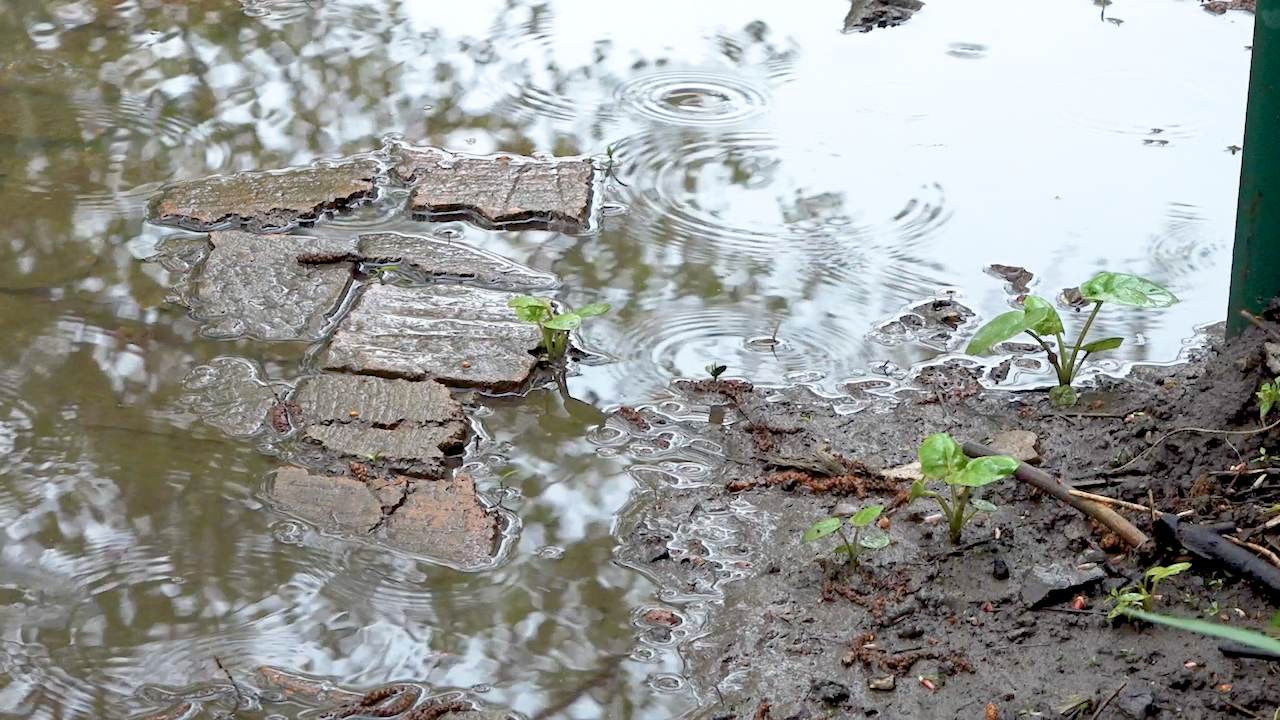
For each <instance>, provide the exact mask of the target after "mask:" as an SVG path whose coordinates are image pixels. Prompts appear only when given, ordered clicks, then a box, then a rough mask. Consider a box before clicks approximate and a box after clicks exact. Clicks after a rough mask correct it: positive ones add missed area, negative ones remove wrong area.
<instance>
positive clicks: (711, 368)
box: [707, 363, 729, 380]
mask: <svg viewBox="0 0 1280 720" xmlns="http://www.w3.org/2000/svg"><path fill="white" fill-rule="evenodd" d="M728 369H729V366H728V365H718V364H716V363H711V364H710V365H708V366H707V373H708V374H709V375H711V379H712V380H719V379H720V376H721V375H723V374H724V371H725V370H728Z"/></svg>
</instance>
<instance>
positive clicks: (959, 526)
mask: <svg viewBox="0 0 1280 720" xmlns="http://www.w3.org/2000/svg"><path fill="white" fill-rule="evenodd" d="M947 487H949V488H951V510H952V513H951V517H949V518H947V519H948V520H950V521H951V544H952V545H959V544H960V531H961V530H963V529H964V506H965V501H966V500H967V498H966V497H965V490H961V491H960V493H959V494H958V495H957V494H956V486H955V485H948V486H947ZM966 490H967V488H966Z"/></svg>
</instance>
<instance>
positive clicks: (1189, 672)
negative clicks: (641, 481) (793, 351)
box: [609, 328, 1280, 720]
mask: <svg viewBox="0 0 1280 720" xmlns="http://www.w3.org/2000/svg"><path fill="white" fill-rule="evenodd" d="M1264 339H1265V336H1264V333H1263V332H1262V331H1261V330H1258V329H1256V328H1251V329H1250V331H1249V332H1248V333H1247V334H1246V335H1245V336H1244V337H1243V338H1241V339H1240V340H1237V341H1234V342H1232V343H1231V344H1230V345H1226V344H1224V342H1223V341H1222V337H1221V334H1220V332H1219V333H1216V334H1215V333H1210V335H1209V341H1208V343H1207V346H1206V347H1204V348H1203V349H1199V350H1194V351H1192V358H1191V360H1190V362H1188V363H1186V364H1181V365H1178V366H1176V367H1172V368H1160V367H1140V368H1139V369H1137V370H1136V371H1135V372H1133V373H1132V375H1131V376H1130V377H1129V378H1127V379H1125V380H1123V381H1115V382H1109V384H1107V385H1106V386H1105V387H1094V388H1092V389H1090V391H1089V392H1086V393H1084V394H1083V398H1082V400H1081V403H1080V404H1079V405H1078V406H1077V407H1075V408H1071V409H1068V410H1065V411H1064V410H1055V409H1053V408H1051V407H1050V404H1049V401H1048V398H1047V395H1046V393H1044V392H1023V393H1007V392H1001V391H998V390H990V389H984V388H983V387H982V385H981V384H980V383H979V382H978V379H979V377H980V374H981V373H982V372H984V371H985V368H982V367H978V366H976V365H973V364H967V363H964V362H961V361H954V360H953V361H951V362H950V363H949V364H946V365H943V366H936V367H933V368H929V369H927V370H925V371H924V372H922V373H921V374H920V376H919V377H918V378H916V383H915V385H916V387H917V389H915V390H911V391H907V392H902V393H898V396H897V400H896V401H895V400H893V399H888V398H884V397H879V396H875V395H872V394H869V393H868V394H865V397H866V399H867V400H869V401H870V406H869V407H867V408H866V409H863V410H861V411H860V412H856V413H853V414H848V415H842V414H838V413H837V412H836V411H835V410H834V409H833V405H832V402H831V401H829V400H827V399H824V398H821V397H818V396H816V395H814V394H813V393H811V392H810V391H808V390H805V389H804V388H793V389H789V390H776V389H769V390H766V389H757V388H752V387H751V386H750V385H749V384H747V383H746V382H743V381H736V380H735V381H711V380H706V381H698V382H692V383H685V384H683V385H682V388H681V389H682V391H683V392H685V393H686V395H687V398H688V401H689V402H690V403H691V404H692V405H693V406H694V407H695V408H697V407H703V408H706V407H709V406H711V405H725V406H727V412H726V421H725V423H724V424H722V425H712V424H708V423H705V422H685V421H673V420H672V419H670V418H668V417H664V416H662V415H660V414H658V413H656V412H652V411H649V410H645V409H641V410H634V409H631V408H624V409H623V410H621V411H619V412H618V413H616V414H615V415H614V416H613V417H612V418H611V419H610V421H609V423H610V424H611V425H614V426H616V427H617V428H619V429H622V430H625V431H626V432H628V433H630V434H631V435H632V436H633V437H634V438H635V439H636V441H643V442H646V443H648V444H649V445H651V446H653V447H657V448H671V449H673V451H675V452H676V454H677V455H678V451H679V450H680V448H682V447H686V448H687V447H703V448H707V447H712V448H714V447H718V448H721V449H723V452H724V453H725V454H726V455H727V457H728V461H727V462H726V463H725V469H724V470H723V475H722V476H721V477H719V478H717V479H716V481H715V482H712V483H702V484H700V485H699V484H698V483H689V482H683V481H680V480H679V479H678V478H677V477H676V476H675V475H672V474H671V473H662V472H655V473H653V474H651V475H649V476H645V477H646V478H647V479H646V481H645V485H646V488H645V490H644V491H643V492H644V494H645V495H646V497H645V498H644V499H643V500H642V503H643V505H644V506H645V507H646V508H647V509H646V510H644V511H643V512H642V513H640V514H639V515H638V516H636V517H634V518H632V519H631V520H629V521H627V522H626V523H624V525H623V527H622V528H620V532H621V533H622V535H621V537H622V547H621V548H620V550H619V554H620V559H621V560H622V561H623V562H625V563H627V564H628V565H631V566H634V567H636V568H638V569H641V570H642V571H643V572H645V573H647V574H649V575H650V576H652V577H654V578H655V579H656V580H657V581H659V582H660V583H661V584H662V585H663V586H664V587H666V588H674V589H677V592H676V593H675V595H673V596H672V597H673V598H679V599H676V600H672V601H671V603H670V607H669V610H670V611H671V612H670V613H667V612H665V611H664V612H659V613H655V614H654V617H655V618H656V619H657V620H661V622H655V623H650V624H651V625H652V627H651V628H650V629H649V630H648V631H647V632H649V633H650V634H651V635H653V636H654V637H652V638H649V639H650V641H653V642H663V641H671V638H672V634H673V631H672V630H671V629H670V628H672V627H678V626H679V625H680V624H681V623H689V624H690V628H687V629H686V634H687V636H686V637H684V638H683V640H681V641H680V642H681V643H682V651H683V653H684V655H685V657H686V659H687V661H688V665H689V673H690V676H691V679H692V680H693V681H694V682H695V684H696V685H697V686H699V687H701V688H704V689H706V691H707V693H708V695H707V696H706V697H704V702H705V708H706V709H705V711H704V712H703V713H702V715H701V717H704V718H708V719H710V718H716V719H723V720H729V719H730V718H744V719H745V718H752V719H756V720H760V719H763V718H772V719H774V720H780V719H782V718H795V719H802V718H829V717H850V718H859V717H874V718H904V719H905V718H991V717H998V718H1022V717H1030V718H1059V717H1075V718H1095V719H1100V718H1144V717H1163V718H1174V717H1177V718H1227V717H1245V718H1247V717H1264V718H1267V719H1268V720H1270V719H1271V718H1272V717H1273V713H1275V712H1277V708H1280V675H1278V673H1277V671H1278V670H1280V663H1276V662H1267V661H1264V660H1257V659H1228V658H1227V657H1224V655H1223V654H1222V653H1221V652H1220V651H1219V650H1218V647H1217V646H1218V641H1216V640H1214V639H1212V638H1208V637H1203V636H1200V635H1197V634H1193V633H1189V632H1183V631H1179V630H1174V629H1171V628H1166V627H1159V626H1138V625H1135V624H1134V623H1131V622H1125V621H1119V620H1117V621H1109V620H1108V619H1107V618H1106V609H1107V604H1106V603H1105V599H1106V597H1107V593H1108V591H1109V590H1110V589H1114V588H1118V587H1121V586H1123V585H1127V584H1130V583H1132V582H1134V581H1136V580H1137V579H1139V578H1140V577H1141V575H1142V572H1143V571H1144V570H1145V569H1146V568H1148V567H1151V566H1153V565H1157V564H1166V565H1167V564H1169V563H1171V562H1174V561H1175V560H1178V559H1180V558H1181V559H1186V552H1185V551H1184V550H1182V549H1181V548H1171V547H1161V548H1159V549H1157V550H1155V551H1153V552H1149V553H1145V554H1139V553H1136V552H1134V551H1132V550H1130V549H1129V548H1127V547H1125V546H1124V544H1123V543H1121V542H1118V540H1117V538H1116V537H1115V536H1114V535H1111V534H1109V533H1108V532H1107V531H1106V529H1105V528H1102V527H1101V526H1099V525H1098V524H1096V523H1095V522H1093V521H1091V520H1089V519H1087V518H1086V517H1084V516H1083V515H1081V514H1080V513H1079V512H1077V511H1076V510H1075V509H1073V508H1071V507H1068V506H1066V505H1064V504H1062V503H1060V502H1058V501H1056V500H1054V499H1052V498H1048V497H1045V496H1043V495H1042V494H1041V493H1040V492H1039V491H1037V490H1035V489H1034V488H1032V487H1031V486H1029V485H1027V484H1025V483H1023V482H1021V481H1018V480H1016V479H1008V480H1005V481H1001V482H999V483H997V484H995V485H992V486H989V487H988V488H986V494H985V497H986V498H988V499H989V500H990V501H992V502H993V503H995V504H996V505H997V506H998V510H996V511H995V512H994V513H991V515H990V516H989V517H987V518H986V519H985V520H982V519H979V520H976V521H975V522H974V523H971V524H970V525H969V526H967V527H966V529H965V532H964V536H963V538H962V542H961V545H960V546H959V547H956V546H953V545H952V544H951V542H950V540H949V538H948V537H947V532H946V529H945V527H944V526H941V525H931V524H929V521H928V520H927V518H928V517H929V516H930V515H932V514H934V513H936V512H937V505H936V503H935V501H933V500H930V499H927V498H921V499H918V500H916V501H915V502H913V503H910V504H904V501H905V500H906V499H907V492H906V491H907V488H908V486H909V484H910V481H907V480H892V479H886V478H884V477H883V476H882V475H880V473H879V472H878V471H879V470H881V469H884V468H894V467H897V466H901V465H903V464H905V463H908V462H911V461H913V460H915V452H916V448H917V447H918V446H919V443H920V441H921V440H922V439H923V438H924V437H925V436H926V435H928V434H930V433H934V432H948V433H951V434H952V435H953V436H954V437H956V438H957V439H958V440H975V441H978V442H984V441H987V440H988V439H989V438H991V437H992V436H994V435H995V434H997V433H999V432H1002V431H1008V430H1027V431H1031V432H1033V433H1035V435H1036V436H1037V437H1038V445H1037V448H1038V451H1039V455H1040V456H1041V459H1040V461H1039V467H1041V468H1042V469H1044V470H1046V471H1047V472H1050V473H1051V474H1053V475H1055V476H1057V477H1060V478H1062V479H1063V480H1064V481H1065V482H1067V483H1069V484H1075V485H1081V486H1086V488H1087V489H1088V490H1089V491H1091V492H1095V493H1099V494H1105V495H1108V496H1110V497H1113V498H1120V499H1123V500H1127V501H1130V502H1133V503H1137V504H1141V505H1144V506H1145V505H1148V504H1149V503H1151V502H1154V505H1155V508H1156V509H1157V510H1159V511H1162V512H1169V513H1179V512H1183V511H1191V514H1190V515H1189V516H1187V517H1184V518H1182V522H1183V523H1188V524H1214V523H1220V522H1225V523H1231V524H1233V525H1234V526H1235V527H1237V528H1240V529H1245V530H1248V529H1252V528H1257V527H1258V526H1260V525H1261V524H1262V523H1263V522H1265V520H1266V517H1264V515H1263V514H1262V510H1263V509H1264V508H1267V507H1269V506H1272V505H1274V504H1276V503H1277V502H1280V481H1277V479H1276V477H1277V475H1276V474H1275V473H1277V472H1280V466H1277V467H1274V468H1273V467H1268V464H1267V463H1266V462H1265V461H1259V460H1256V459H1254V458H1257V457H1258V455H1259V450H1260V448H1263V447H1267V448H1271V449H1274V448H1275V446H1276V442H1275V441H1276V439H1277V432H1276V431H1274V430H1273V431H1271V432H1268V433H1264V434H1253V435H1247V434H1236V435H1223V434H1213V433H1203V432H1183V433H1179V434H1176V435H1173V436H1171V437H1169V438H1167V439H1165V440H1163V441H1162V442H1158V443H1157V441H1160V440H1161V438H1162V437H1163V436H1164V435H1165V434H1166V433H1168V432H1169V431H1172V430H1175V429H1177V428H1182V427H1187V426H1190V427H1200V428H1222V429H1233V430H1241V429H1250V428H1257V427H1258V408H1257V405H1256V401H1255V399H1254V392H1255V391H1256V390H1257V388H1258V385H1259V382H1260V381H1262V380H1264V379H1270V378H1271V377H1272V375H1273V373H1271V372H1269V371H1268V370H1267V368H1266V367H1265V362H1264V360H1263V340H1264ZM852 390H853V391H854V392H855V394H856V392H857V390H858V389H857V388H853V389H852ZM708 443H713V444H714V445H710V444H708ZM1153 447H1154V449H1151V448H1153ZM1147 450H1150V452H1149V453H1147V454H1146V455H1143V456H1141V457H1139V456H1140V455H1141V454H1142V453H1144V451H1147ZM1134 458H1138V460H1137V461H1136V462H1133V463H1130V464H1129V465H1128V466H1127V467H1123V468H1122V469H1121V470H1120V471H1119V472H1117V471H1116V469H1117V468H1118V467H1119V466H1121V465H1123V464H1124V463H1129V461H1130V460H1133V459H1134ZM1251 459H1254V460H1251ZM1242 460H1245V461H1248V462H1247V467H1248V468H1249V469H1251V470H1252V469H1260V470H1262V471H1263V472H1262V473H1252V472H1250V473H1242V472H1233V471H1232V468H1233V467H1235V468H1239V467H1240V466H1239V464H1240V463H1241V461H1242ZM833 463H835V464H834V465H833ZM842 470H843V475H841V474H840V473H841V471H842ZM833 475H834V477H833ZM850 503H851V505H850ZM840 504H843V507H841V508H839V510H838V512H839V513H841V514H843V513H846V512H850V511H851V510H850V509H851V508H856V507H861V506H863V505H867V504H883V505H885V506H886V507H887V508H890V509H889V510H888V511H887V513H886V516H887V518H888V521H887V528H886V530H885V531H886V532H887V533H888V534H889V536H890V538H891V540H892V544H891V545H889V546H888V547H886V548H884V549H883V550H879V551H867V552H865V553H863V555H862V557H861V558H860V565H859V566H858V567H856V568H855V567H850V566H848V565H846V564H845V563H844V562H842V561H839V560H837V559H836V558H835V557H834V556H833V555H832V554H831V550H832V548H833V547H834V546H835V545H836V543H835V542H830V540H833V539H834V536H833V537H832V538H826V539H824V540H820V541H818V542H814V543H811V544H802V543H801V542H800V537H801V535H802V533H803V532H804V531H805V529H807V528H808V527H809V525H810V524H812V523H813V522H814V521H816V520H818V519H821V518H823V517H826V516H827V515H828V514H831V513H832V512H833V511H836V510H837V506H838V505H840ZM1121 512H1122V514H1124V515H1125V516H1126V517H1128V519H1129V520H1130V521H1131V522H1133V523H1134V524H1135V525H1136V526H1137V527H1138V528H1140V529H1141V530H1143V531H1144V532H1146V533H1147V534H1148V535H1153V532H1152V531H1153V523H1152V521H1151V515H1150V513H1146V512H1135V511H1132V510H1123V511H1121ZM1276 530H1277V528H1272V529H1271V530H1268V531H1265V532H1260V533H1258V534H1257V535H1254V536H1253V537H1252V538H1251V539H1252V540H1253V541H1255V542H1257V543H1260V544H1262V545H1264V546H1268V547H1270V548H1271V549H1272V550H1273V551H1276V550H1280V535H1278V534H1277V532H1276ZM1054 565H1056V566H1059V567H1060V568H1062V569H1064V570H1065V571H1066V572H1068V573H1076V574H1088V573H1092V575H1093V576H1094V579H1093V581H1092V582H1088V583H1085V584H1084V585H1082V586H1080V587H1078V588H1071V589H1068V590H1066V591H1064V592H1060V593H1058V594H1054V595H1049V596H1047V597H1044V596H1043V586H1042V585H1040V584H1039V583H1038V582H1037V580H1036V579H1035V578H1036V577H1037V573H1038V572H1039V573H1043V572H1044V570H1043V569H1044V568H1046V567H1049V566H1054ZM1037 566H1038V567H1039V568H1041V570H1039V571H1037V570H1036V568H1037ZM715 591H719V592H723V593H724V598H725V599H724V602H723V606H722V607H716V608H714V609H713V611H712V612H710V613H709V618H710V619H709V620H707V621H706V623H705V624H704V625H702V626H700V627H696V629H691V628H694V626H697V624H698V622H697V620H696V619H695V618H694V617H693V615H694V613H691V612H689V611H688V610H687V608H688V607H689V603H691V602H694V601H695V600H697V599H698V598H707V597H713V593H714V592H715ZM1159 591H1160V595H1161V598H1160V600H1159V601H1158V602H1157V604H1156V607H1155V609H1156V610H1157V611H1159V612H1164V613H1169V614H1176V615H1182V616H1192V617H1209V618H1211V619H1215V620H1217V621H1219V622H1227V623H1229V624H1231V625H1234V626H1239V627H1248V628H1252V629H1255V630H1263V629H1266V627H1267V624H1268V622H1269V621H1270V619H1271V618H1272V617H1273V616H1274V615H1275V614H1276V602H1277V600H1278V599H1280V598H1276V597H1268V595H1267V592H1268V591H1267V590H1266V589H1265V588H1263V587H1259V586H1258V585H1253V584H1250V583H1248V582H1246V581H1243V580H1241V579H1239V578H1237V577H1235V576H1233V575H1231V574H1229V573H1227V572H1225V571H1224V570H1223V568H1221V567H1215V566H1214V565H1213V564H1212V563H1209V562H1206V561H1202V560H1194V561H1193V565H1192V568H1191V569H1190V570H1189V571H1187V572H1185V573H1183V574H1181V575H1179V576H1176V577H1173V578H1170V579H1169V580H1166V581H1165V582H1164V583H1163V584H1162V585H1161V586H1160V589H1159ZM1077 595H1080V596H1082V597H1083V607H1079V605H1078V604H1079V602H1080V601H1079V600H1076V596H1077ZM680 599H683V602H682V601H681V600H680ZM1073 601H1074V603H1075V604H1076V605H1077V607H1073ZM651 612H652V611H651ZM642 624H643V623H642ZM889 678H891V679H889ZM873 685H875V686H879V687H882V688H888V687H890V686H891V687H892V689H872V686H873ZM993 712H994V713H995V714H994V715H993V714H992V713H993Z"/></svg>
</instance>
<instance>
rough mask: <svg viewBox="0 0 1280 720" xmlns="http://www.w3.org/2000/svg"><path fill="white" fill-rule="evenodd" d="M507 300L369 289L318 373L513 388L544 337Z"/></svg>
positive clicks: (457, 292) (445, 288) (480, 294)
mask: <svg viewBox="0 0 1280 720" xmlns="http://www.w3.org/2000/svg"><path fill="white" fill-rule="evenodd" d="M512 297H514V296H513V295H512V294H510V293H505V292H498V291H495V290H482V289H480V288H474V287H468V286H464V285H432V286H428V287H415V288H402V287H396V286H394V285H369V286H367V287H366V288H365V290H364V293H363V294H362V295H361V296H360V298H359V299H358V300H356V302H355V305H354V306H353V307H352V308H351V311H350V312H349V313H348V314H347V316H346V317H345V318H343V320H342V322H341V324H340V325H339V326H338V329H337V330H336V331H335V332H334V334H333V338H332V340H331V341H330V343H329V349H328V351H327V352H326V353H325V357H324V369H326V370H338V371H342V372H348V373H353V374H357V375H379V376H382V377H392V378H405V379H410V380H422V379H435V380H437V381H439V382H441V383H444V384H445V385H451V386H454V387H482V388H486V389H490V390H494V391H498V392H506V391H512V390H517V389H519V388H520V387H521V386H523V385H524V384H525V382H527V381H528V379H529V375H530V373H531V372H532V371H533V368H534V365H535V364H536V363H537V358H535V357H534V355H533V352H534V351H535V350H536V349H537V347H538V345H539V343H540V342H541V341H542V333H541V332H540V331H539V330H538V328H537V327H535V326H533V325H529V324H527V323H523V322H520V320H519V319H517V318H516V315H515V311H514V310H512V309H511V308H510V307H507V301H508V300H510V299H511V298H512Z"/></svg>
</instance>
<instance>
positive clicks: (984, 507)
mask: <svg viewBox="0 0 1280 720" xmlns="http://www.w3.org/2000/svg"><path fill="white" fill-rule="evenodd" d="M969 504H970V505H972V506H973V507H974V508H976V509H978V510H981V511H982V512H984V513H993V512H995V511H996V510H999V509H1000V508H998V507H996V506H995V505H992V504H991V503H989V502H987V501H986V500H983V499H982V498H970V499H969Z"/></svg>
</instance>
